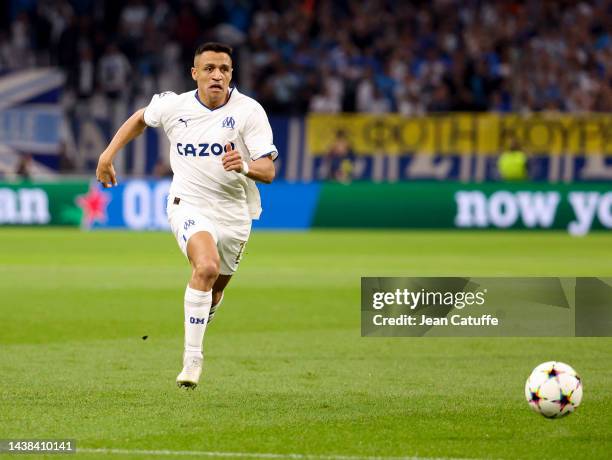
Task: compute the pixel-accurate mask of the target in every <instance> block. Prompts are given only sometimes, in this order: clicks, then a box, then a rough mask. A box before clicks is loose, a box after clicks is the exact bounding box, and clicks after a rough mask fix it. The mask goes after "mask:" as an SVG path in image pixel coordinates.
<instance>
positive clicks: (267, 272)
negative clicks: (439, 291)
mask: <svg viewBox="0 0 612 460" xmlns="http://www.w3.org/2000/svg"><path fill="white" fill-rule="evenodd" d="M611 261H612V235H610V234H605V233H600V234H593V235H590V236H588V237H586V238H571V237H569V236H567V235H565V234H562V233H536V232H529V233H512V232H507V233H505V232H498V233H495V232H490V233H488V232H385V231H373V232H370V231H352V232H350V231H349V232H345V231H329V232H309V233H274V232H270V233H268V232H256V233H254V234H253V235H252V238H251V241H250V242H249V244H248V246H247V250H246V257H245V258H244V260H243V263H242V265H241V267H240V270H239V271H238V273H237V275H236V276H235V278H234V279H233V280H232V282H231V283H230V286H229V288H228V291H227V293H226V298H225V303H224V305H223V307H222V308H221V309H220V310H219V313H218V316H217V317H216V318H215V321H214V322H213V323H212V325H211V327H210V328H209V330H208V332H207V336H206V341H205V342H206V354H207V358H206V361H205V371H204V375H203V380H202V382H201V385H200V386H199V387H198V388H197V389H196V390H195V391H185V390H179V389H178V388H176V386H175V383H174V379H175V378H176V375H177V373H178V372H179V370H180V365H181V351H182V327H183V326H182V321H183V311H182V296H183V291H184V287H185V284H186V281H187V278H188V276H189V267H188V265H187V264H186V261H185V260H184V259H183V256H182V255H181V254H180V252H179V250H178V248H177V247H176V244H175V242H174V240H173V238H172V237H171V235H170V234H166V233H124V232H91V233H84V232H80V231H76V230H74V231H69V230H37V229H2V230H0V324H1V327H2V329H1V331H2V332H1V333H0V388H1V392H0V438H4V439H7V438H47V439H48V438H72V439H76V440H77V445H78V447H79V448H87V449H90V450H88V451H86V452H81V453H80V454H78V455H77V457H82V458H107V459H114V458H117V459H124V458H174V457H175V456H178V455H179V454H182V455H181V457H180V458H196V457H197V455H195V454H193V452H192V453H191V454H190V453H189V452H185V451H201V452H221V453H236V454H254V453H264V454H277V455H279V456H278V457H275V456H272V457H261V458H281V457H280V456H281V455H284V454H300V455H315V456H330V457H329V458H331V459H339V457H340V456H350V457H351V458H352V457H367V456H376V457H398V456H401V457H406V456H408V457H419V458H429V457H434V458H451V457H453V458H454V457H460V458H479V459H480V458H496V459H497V458H504V459H514V458H538V459H541V458H572V459H581V458H585V459H587V458H588V459H596V458H602V459H603V458H610V455H611V454H610V452H612V428H611V427H612V392H610V388H611V387H612V366H611V363H612V339H608V338H605V339H603V338H592V339H586V338H584V339H572V338H555V339H508V338H506V339H503V338H499V339H467V338H463V339H458V338H454V339H451V338H446V339H444V338H438V339H436V338H391V339H381V338H361V337H360V329H359V317H360V315H359V286H360V277H361V276H368V275H369V276H392V275H393V276H404V275H405V276H426V275H429V276H435V275H458V276H496V275H517V276H518V275H549V276H557V275H558V276H578V275H581V276H589V275H593V276H612V264H611ZM145 335H146V336H148V339H147V340H143V338H142V337H143V336H145ZM552 359H554V360H561V361H566V362H568V363H570V364H572V365H573V366H574V367H575V368H576V369H577V370H578V372H579V373H580V374H581V375H582V377H583V381H584V388H585V390H584V391H585V393H584V399H583V403H582V406H581V407H580V408H579V409H578V411H577V413H576V414H573V415H571V416H569V417H566V418H564V419H560V420H547V419H545V418H543V417H541V416H539V415H536V414H535V413H533V412H532V411H531V410H530V409H529V408H528V406H527V404H526V402H525V400H524V396H523V385H524V383H525V379H526V377H527V375H528V374H529V373H530V371H531V369H532V368H533V367H534V366H536V365H537V364H539V363H540V362H543V361H547V360H552ZM94 449H101V450H100V451H96V450H94ZM110 449H118V450H114V451H113V450H110ZM143 450H146V451H156V452H139V451H143ZM161 451H177V452H176V453H174V454H173V453H171V452H170V453H169V452H166V454H167V455H162V454H164V452H161ZM192 454H193V455H192ZM30 458H31V457H30ZM37 458H38V457H37ZM49 458H58V457H57V456H53V457H51V456H49ZM69 458H74V456H72V457H69ZM225 458H231V455H228V456H227V457H225ZM242 458H244V457H242ZM246 458H250V457H246ZM293 458H303V457H293Z"/></svg>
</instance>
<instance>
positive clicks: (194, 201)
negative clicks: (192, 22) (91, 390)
mask: <svg viewBox="0 0 612 460" xmlns="http://www.w3.org/2000/svg"><path fill="white" fill-rule="evenodd" d="M232 71H233V67H232V48H230V47H229V46H227V45H224V44H221V43H205V44H204V45H201V46H200V47H199V48H198V49H197V50H196V52H195V57H194V62H193V67H192V68H191V76H192V78H193V79H194V80H195V81H196V83H197V89H196V90H195V91H193V90H192V91H188V92H186V93H183V94H175V93H173V92H165V93H160V94H156V95H154V96H153V98H152V100H151V102H150V103H149V105H148V106H147V107H146V108H143V109H140V110H138V111H136V112H135V113H134V114H133V115H132V116H131V117H130V118H129V119H128V120H127V121H126V122H125V123H124V124H123V125H122V126H121V127H120V128H119V130H118V131H117V133H116V134H115V136H114V137H113V139H112V140H111V142H110V144H109V145H108V147H107V148H106V149H105V150H104V152H102V154H101V155H100V159H99V161H98V168H97V170H96V177H97V179H98V181H99V182H100V183H102V185H103V187H105V188H106V187H111V186H113V185H117V177H116V174H115V170H114V168H113V158H114V157H115V155H116V154H117V152H118V151H119V150H120V149H121V148H123V147H124V146H125V145H126V144H127V143H128V142H130V141H131V140H132V139H134V138H136V137H137V136H139V135H140V134H142V132H143V131H144V130H145V128H146V127H147V126H150V127H160V126H161V127H162V128H163V129H164V131H165V133H166V135H167V136H168V139H169V141H170V165H171V167H172V171H173V173H174V177H173V180H172V185H171V186H170V193H169V196H168V205H167V212H168V221H169V222H170V227H171V229H172V232H173V233H174V236H175V238H176V240H177V242H178V245H179V247H180V249H181V251H182V252H183V254H185V256H186V257H187V258H188V260H189V262H190V264H191V267H192V271H191V278H190V279H189V284H188V285H187V288H186V290H185V298H184V309H185V349H184V353H183V370H182V371H181V373H180V374H179V375H178V377H177V379H176V382H177V384H178V386H179V387H195V386H196V385H197V384H198V381H199V379H200V375H201V373H202V360H203V354H202V345H203V343H202V342H203V339H204V332H205V330H206V326H207V324H208V322H209V321H210V320H211V319H212V317H213V315H214V312H215V309H216V308H217V307H219V305H220V302H221V300H222V298H223V290H224V289H225V287H226V286H227V284H228V283H229V281H230V278H231V277H232V275H233V274H234V272H235V271H236V269H237V268H238V264H239V262H240V259H241V257H242V253H243V252H244V246H245V244H246V242H247V240H248V239H249V234H250V231H251V220H252V219H257V218H259V215H260V213H261V201H260V199H259V192H258V190H257V186H256V185H255V181H259V182H264V183H270V182H272V181H273V180H274V175H275V168H274V162H273V161H274V160H275V159H276V157H277V156H278V152H277V149H276V147H275V146H274V144H273V140H272V129H271V128H270V123H269V122H268V118H267V116H266V113H265V111H264V109H263V108H262V107H261V105H260V104H259V103H257V102H256V101H255V100H254V99H251V98H250V97H247V96H245V95H243V94H240V93H239V92H238V90H237V89H236V88H235V87H230V82H231V80H232Z"/></svg>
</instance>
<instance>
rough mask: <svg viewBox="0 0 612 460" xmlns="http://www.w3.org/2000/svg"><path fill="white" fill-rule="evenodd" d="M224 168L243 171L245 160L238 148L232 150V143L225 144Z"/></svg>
mask: <svg viewBox="0 0 612 460" xmlns="http://www.w3.org/2000/svg"><path fill="white" fill-rule="evenodd" d="M222 161H223V169H225V170H226V171H236V172H242V168H243V162H242V156H241V155H240V152H238V150H232V145H231V144H227V145H226V146H225V155H223V159H222Z"/></svg>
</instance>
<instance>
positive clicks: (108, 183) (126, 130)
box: [96, 109, 147, 188]
mask: <svg viewBox="0 0 612 460" xmlns="http://www.w3.org/2000/svg"><path fill="white" fill-rule="evenodd" d="M144 111H145V109H140V110H137V111H136V112H134V114H133V115H132V116H131V117H130V118H128V119H127V120H126V121H125V123H123V124H122V125H121V127H120V128H119V129H118V130H117V132H116V133H115V136H114V137H113V139H112V140H111V141H110V144H108V147H106V149H105V150H104V152H102V154H101V155H100V158H99V159H98V167H97V169H96V179H98V182H100V183H101V184H102V186H103V187H104V188H108V187H112V186H113V185H117V176H116V174H115V168H114V167H113V159H114V158H115V155H117V152H119V150H121V149H122V148H123V147H125V145H126V144H127V143H128V142H130V141H131V140H132V139H134V138H136V137H138V136H140V135H141V134H142V132H143V131H144V130H145V128H146V127H147V125H146V123H145V121H144Z"/></svg>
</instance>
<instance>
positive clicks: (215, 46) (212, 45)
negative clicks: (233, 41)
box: [194, 42, 234, 59]
mask: <svg viewBox="0 0 612 460" xmlns="http://www.w3.org/2000/svg"><path fill="white" fill-rule="evenodd" d="M204 51H214V52H215V53H225V54H227V55H228V56H229V57H230V59H232V53H233V52H234V50H233V49H232V47H231V46H229V45H226V44H225V43H219V42H206V43H204V44H202V45H200V46H198V48H197V49H196V52H195V56H199V55H200V54H202V53H203V52H204ZM195 56H194V57H195Z"/></svg>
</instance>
